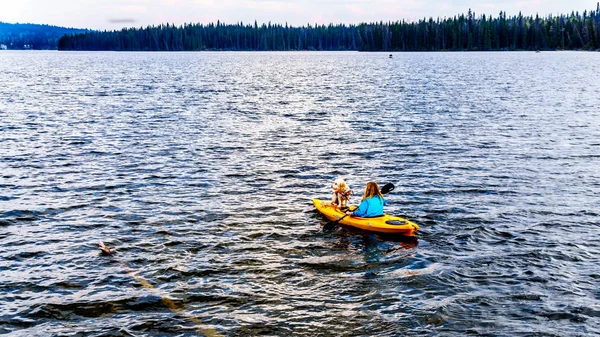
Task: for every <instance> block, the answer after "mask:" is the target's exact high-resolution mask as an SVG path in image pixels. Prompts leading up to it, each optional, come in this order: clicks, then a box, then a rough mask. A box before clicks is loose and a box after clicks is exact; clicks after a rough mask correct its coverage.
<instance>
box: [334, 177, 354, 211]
mask: <svg viewBox="0 0 600 337" xmlns="http://www.w3.org/2000/svg"><path fill="white" fill-rule="evenodd" d="M331 189H332V190H333V196H332V197H331V204H332V205H333V206H336V207H339V208H347V207H348V200H350V195H351V194H352V190H351V189H350V187H348V184H346V182H345V181H344V179H342V178H337V179H336V180H335V181H334V182H333V185H331Z"/></svg>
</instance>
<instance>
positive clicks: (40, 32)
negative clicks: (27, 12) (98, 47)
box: [0, 22, 87, 49]
mask: <svg viewBox="0 0 600 337" xmlns="http://www.w3.org/2000/svg"><path fill="white" fill-rule="evenodd" d="M86 31H87V30H86V29H75V28H65V27H57V26H50V25H36V24H31V23H6V22H0V44H2V45H4V46H6V49H56V48H57V46H58V40H59V39H60V38H61V37H62V36H64V35H65V34H74V33H82V32H86Z"/></svg>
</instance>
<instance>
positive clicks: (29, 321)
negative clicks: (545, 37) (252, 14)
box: [0, 51, 600, 336]
mask: <svg viewBox="0 0 600 337" xmlns="http://www.w3.org/2000/svg"><path fill="white" fill-rule="evenodd" d="M599 65H600V53H587V52H542V53H533V52H515V53H511V52H502V53H403V54H401V53H395V54H394V55H393V58H389V57H388V54H386V53H358V52H347V53H345V52H331V53H328V52H320V53H319V52H315V53H312V52H280V53H278V52H265V53H260V52H249V53H243V52H238V53H233V52H232V53H229V52H221V53H211V52H201V53H112V52H96V53H87V52H73V53H70V52H26V51H22V52H16V51H15V52H11V51H8V52H0V248H1V249H0V334H2V333H8V334H10V335H13V336H191V335H195V334H198V335H208V336H219V335H227V336H246V335H270V336H289V335H295V336H316V335H348V336H351V335H352V336H353V335H361V336H365V335H374V336H375V335H376V336H462V335H481V336H483V335H486V336H586V335H587V336H594V335H599V334H600V271H599V266H600V169H599V164H600V161H599V159H600V80H599V77H598V74H599V73H600V68H599ZM338 176H342V177H344V178H345V179H346V181H347V182H348V183H349V184H350V186H351V187H352V189H353V190H354V192H355V195H354V196H353V200H352V201H353V202H354V203H356V202H358V201H359V198H360V195H361V194H362V190H363V189H364V186H365V184H366V183H367V182H368V181H369V180H375V181H377V182H379V183H380V184H384V183H387V182H392V183H394V184H395V185H396V189H395V191H394V192H393V193H392V194H390V195H389V196H388V206H387V207H386V211H387V212H388V213H393V214H397V215H401V216H405V217H407V218H409V219H411V220H413V221H415V222H416V223H418V224H419V225H420V226H421V230H420V231H419V233H418V235H417V236H416V238H415V239H414V240H411V239H406V238H402V237H380V236H377V235H373V234H369V233H366V232H359V231H353V230H349V229H348V228H343V227H338V228H336V229H335V230H333V231H331V232H323V231H322V230H321V228H322V225H323V224H324V223H325V221H324V220H323V218H322V217H321V216H320V215H319V214H318V213H317V212H316V211H315V210H314V208H313V206H312V204H311V199H313V198H316V197H320V198H328V197H329V196H330V193H331V190H330V189H329V186H330V185H331V183H332V182H333V180H334V179H335V178H336V177H338ZM100 240H102V241H104V242H105V243H106V244H107V245H109V246H112V247H115V249H116V251H117V255H116V256H115V258H111V257H110V256H103V255H101V254H100V251H99V250H98V248H97V246H96V244H97V242H98V241H100Z"/></svg>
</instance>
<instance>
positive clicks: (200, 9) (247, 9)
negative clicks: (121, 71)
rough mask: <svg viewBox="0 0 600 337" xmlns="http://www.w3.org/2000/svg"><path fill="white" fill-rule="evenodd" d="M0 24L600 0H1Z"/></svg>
mask: <svg viewBox="0 0 600 337" xmlns="http://www.w3.org/2000/svg"><path fill="white" fill-rule="evenodd" d="M0 1H1V4H0V21H4V22H10V23H15V22H20V23H39V24H51V25H57V26H67V27H75V28H91V29H111V30H112V29H120V28H122V27H132V26H134V27H140V26H147V25H156V24H160V23H167V22H168V23H175V24H177V25H180V24H183V23H186V22H193V23H196V22H200V23H208V22H216V21H217V20H221V22H224V23H236V22H239V21H242V22H244V23H253V22H254V20H257V21H258V22H259V24H260V23H263V22H264V23H266V22H269V21H271V22H272V23H282V24H284V23H286V22H287V23H288V24H290V25H294V26H300V25H305V24H307V23H311V24H314V23H320V24H322V23H325V24H327V23H360V22H371V21H380V20H383V21H396V20H402V19H405V20H409V21H414V20H418V19H420V18H423V17H428V18H429V17H434V18H437V17H442V18H443V17H445V16H454V15H456V14H459V13H466V12H467V11H468V9H469V8H471V9H472V10H473V11H474V12H475V13H476V14H477V15H478V16H479V15H480V14H492V15H494V16H496V15H497V14H498V12H500V11H501V10H502V11H506V12H507V14H508V15H509V16H510V15H515V14H518V13H519V11H522V12H523V14H524V15H529V14H532V15H535V14H536V13H539V14H540V15H541V16H546V15H547V14H567V13H570V12H571V11H580V12H583V10H585V9H587V10H591V9H595V8H596V1H582V0H571V1H564V0H521V1H499V0H487V1H482V2H474V1H466V0H454V1H452V0H450V1H442V0H434V1H418V0H372V1H369V0H323V1H316V0H0Z"/></svg>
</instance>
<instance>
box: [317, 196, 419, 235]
mask: <svg viewBox="0 0 600 337" xmlns="http://www.w3.org/2000/svg"><path fill="white" fill-rule="evenodd" d="M313 204H314V205H315V207H316V208H317V210H318V211H319V212H321V214H323V215H324V216H325V217H326V218H327V219H329V220H331V221H335V220H338V219H340V218H341V217H343V216H344V215H346V213H344V212H342V211H340V210H339V209H337V208H336V207H333V206H331V204H330V203H329V201H325V200H319V199H314V200H313ZM339 223H340V224H342V225H347V226H352V227H356V228H360V229H364V230H367V231H372V232H379V233H395V234H402V235H406V236H414V235H415V233H416V232H417V231H418V230H419V225H417V224H416V223H414V222H412V221H410V220H406V219H404V218H400V217H396V216H390V215H387V214H384V215H382V216H378V217H374V218H359V217H354V216H347V217H345V218H344V219H342V220H340V222H339Z"/></svg>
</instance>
